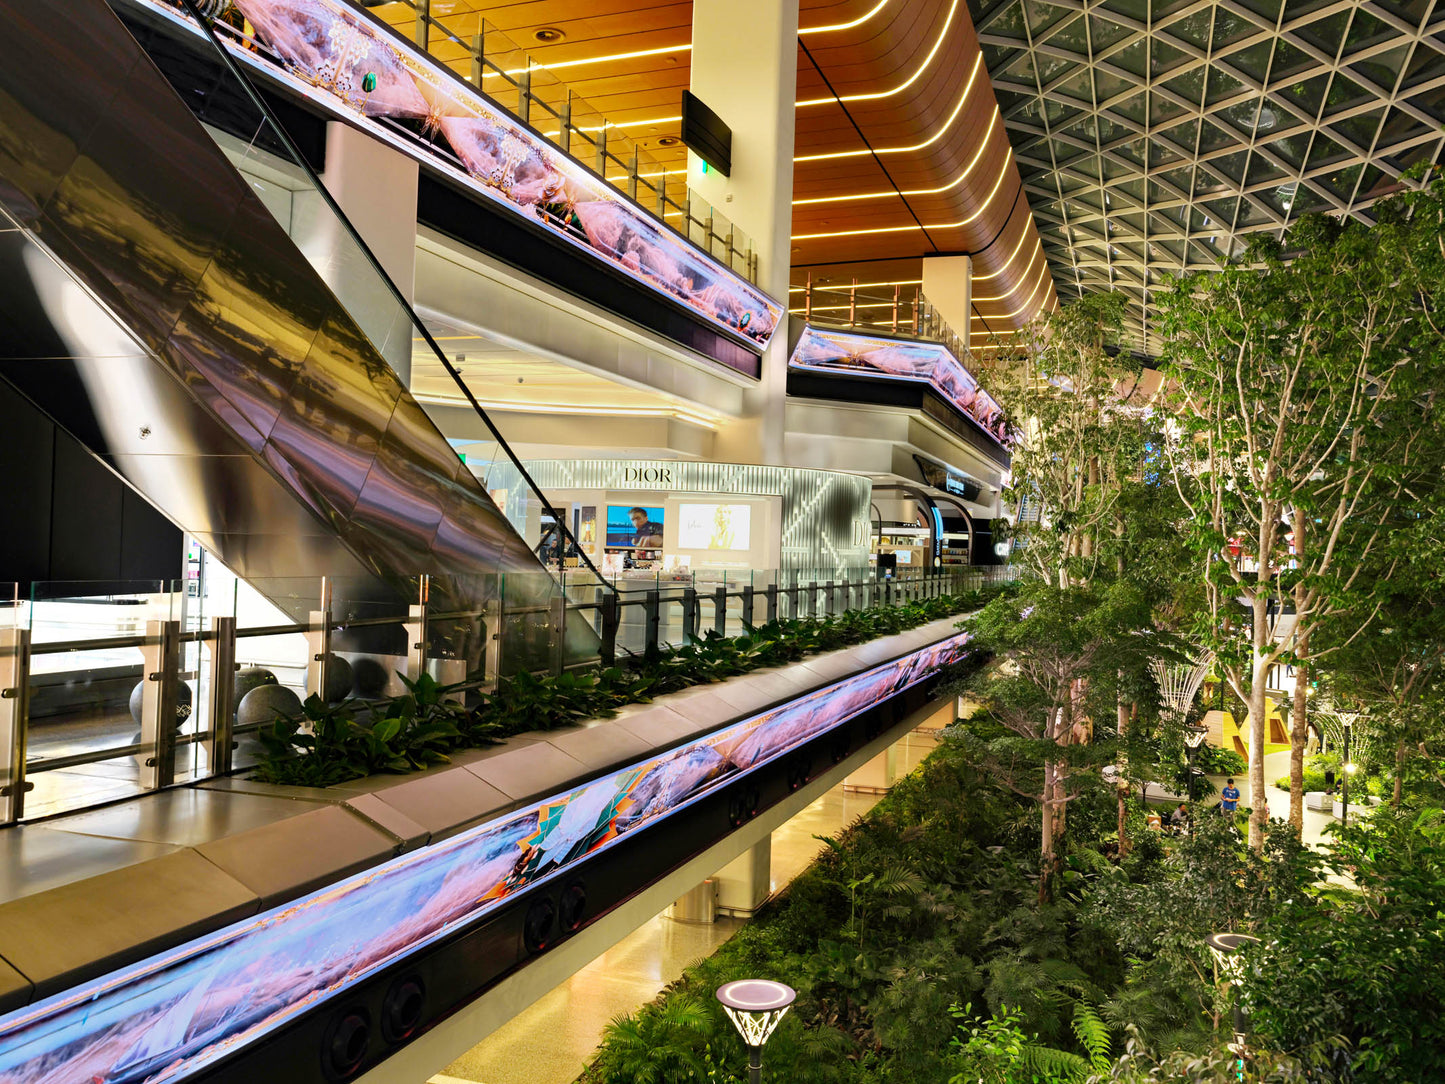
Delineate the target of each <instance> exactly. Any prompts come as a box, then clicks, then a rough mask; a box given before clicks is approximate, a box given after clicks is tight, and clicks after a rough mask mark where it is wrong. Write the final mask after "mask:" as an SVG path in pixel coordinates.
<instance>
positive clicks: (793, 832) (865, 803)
mask: <svg viewBox="0 0 1445 1084" xmlns="http://www.w3.org/2000/svg"><path fill="white" fill-rule="evenodd" d="M934 745H935V742H934V739H933V738H932V737H930V736H928V735H926V734H920V733H917V732H915V733H913V734H909V735H908V736H906V737H904V738H903V739H901V740H900V741H899V742H898V743H897V745H896V746H895V747H894V748H895V750H896V752H897V756H898V771H899V774H900V775H901V774H903V773H905V772H909V771H912V770H913V769H914V768H915V767H917V765H918V764H919V762H920V761H922V760H923V758H924V757H925V756H927V755H928V754H929V753H930V752H931V751H932V750H933V748H934ZM880 797H881V795H879V794H871V793H857V792H854V791H849V790H845V789H844V788H843V786H842V785H841V784H840V785H838V786H836V787H834V788H833V789H832V790H830V791H828V792H827V793H826V794H824V795H823V796H822V797H821V798H819V799H818V800H817V801H816V802H814V803H813V804H812V805H810V806H808V807H807V808H806V809H804V810H803V811H802V812H801V813H799V814H798V815H797V816H796V817H794V818H793V819H792V820H790V821H788V823H787V824H784V825H783V826H781V827H780V828H778V829H777V830H776V831H775V832H773V850H772V889H773V891H774V892H777V891H778V890H780V889H781V888H783V887H784V886H786V885H787V884H788V883H789V882H790V881H792V880H793V878H794V877H796V876H797V875H798V874H799V873H801V872H802V871H803V870H805V869H806V868H807V867H808V866H809V865H810V864H811V863H812V862H813V860H814V859H815V858H816V857H817V856H818V852H819V851H820V850H822V849H823V844H822V843H821V842H819V841H818V840H817V839H816V838H814V837H815V836H820V835H833V834H835V833H836V832H838V831H839V830H840V829H841V828H843V827H845V826H846V825H848V824H850V823H852V822H853V821H854V820H856V819H857V818H858V817H860V816H862V815H863V814H864V813H866V812H867V811H868V810H870V809H872V808H873V806H874V805H875V804H877V802H878V800H879V798H880ZM741 925H742V923H741V922H740V921H737V920H725V919H720V920H719V921H718V922H716V923H714V924H712V925H705V924H697V925H694V924H690V923H682V922H675V921H673V920H672V919H670V918H668V917H666V915H657V916H656V917H654V918H653V919H651V920H650V921H649V922H647V923H646V924H645V925H643V926H641V927H640V928H638V929H637V930H636V931H634V932H633V933H632V934H630V935H629V936H628V937H626V938H624V939H623V940H622V941H621V942H619V943H618V944H617V945H615V946H613V948H611V949H610V950H608V951H607V952H605V953H603V954H602V955H601V956H599V957H598V958H597V959H595V960H593V961H592V963H590V964H588V965H587V966H586V967H585V968H583V969H582V970H581V971H579V972H577V974H575V975H573V976H572V978H570V979H568V980H567V982H565V983H563V984H562V985H561V986H558V987H557V988H556V989H554V990H553V991H552V992H551V993H549V994H547V995H546V996H545V997H543V998H542V999H541V1000H540V1001H538V1002H536V1003H535V1004H533V1005H532V1006H531V1007H530V1008H528V1009H527V1010H526V1011H525V1012H523V1013H521V1015H519V1016H517V1017H514V1018H513V1019H512V1020H511V1021H510V1022H509V1023H507V1024H506V1025H505V1026H504V1027H502V1028H500V1029H499V1030H498V1031H496V1032H494V1033H493V1034H492V1035H490V1036H488V1037H487V1038H486V1039H484V1040H483V1041H482V1042H481V1043H479V1044H478V1045H477V1046H475V1047H473V1048H472V1049H471V1050H469V1051H468V1052H467V1053H466V1054H464V1055H463V1056H462V1057H460V1058H458V1059H457V1060H456V1061H455V1062H453V1063H452V1064H451V1065H449V1066H447V1067H446V1069H445V1070H444V1071H443V1072H442V1073H440V1074H438V1075H436V1076H434V1077H432V1078H431V1080H430V1082H429V1084H571V1082H572V1081H574V1080H576V1079H577V1075H578V1074H579V1073H580V1072H581V1071H582V1068H583V1066H584V1065H585V1064H586V1061H587V1059H588V1058H590V1057H591V1056H592V1053H593V1051H595V1050H596V1048H597V1043H598V1040H599V1039H600V1037H601V1035H602V1029H603V1028H604V1027H606V1025H607V1023H608V1021H609V1020H611V1019H612V1018H613V1017H615V1016H619V1015H621V1014H623V1013H628V1012H632V1011H633V1010H635V1009H637V1008H639V1007H641V1006H642V1005H645V1004H647V1003H648V1002H649V1001H651V1000H653V998H655V997H656V996H657V995H658V993H659V992H660V991H661V990H662V988H663V987H664V986H666V985H668V984H669V983H671V982H673V981H674V980H676V979H677V978H678V977H679V976H680V975H681V974H682V971H683V968H685V967H687V966H688V965H689V964H691V963H693V962H694V961H696V960H699V959H701V958H702V957H704V956H707V955H709V954H711V953H712V952H714V951H716V950H717V947H718V946H719V945H721V944H722V943H723V942H724V941H726V940H727V939H728V938H729V937H731V936H732V935H733V933H734V931H736V930H737V929H738V927H739V926H741Z"/></svg>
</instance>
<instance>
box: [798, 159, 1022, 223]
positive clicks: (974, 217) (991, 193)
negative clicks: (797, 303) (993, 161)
mask: <svg viewBox="0 0 1445 1084" xmlns="http://www.w3.org/2000/svg"><path fill="white" fill-rule="evenodd" d="M1009 154H1010V155H1012V154H1013V151H1012V149H1010V150H1009ZM1007 176H1008V162H1007V160H1006V161H1005V162H1004V168H1003V169H1000V170H999V171H998V178H997V179H996V180H995V181H994V182H993V188H991V189H990V190H989V193H988V195H986V196H984V197H983V203H981V204H980V205H979V208H978V210H977V211H974V212H973V214H971V215H969V216H968V217H967V218H960V219H959V220H958V221H957V222H937V223H932V224H929V223H923V224H920V223H917V222H915V223H913V224H912V225H911V226H874V227H872V228H870V229H863V230H832V231H829V232H827V233H795V234H793V236H792V240H794V241H816V240H817V239H819V238H821V237H862V236H864V235H867V234H874V233H908V232H915V233H916V232H918V231H921V230H956V229H961V228H962V227H964V226H967V225H968V224H969V223H970V222H973V221H975V220H977V219H978V218H979V217H980V216H981V215H982V214H983V213H984V211H986V210H988V205H989V203H991V202H992V201H993V198H994V196H996V195H998V190H999V188H1000V187H1002V186H1003V182H1004V178H1005V177H1007ZM907 194H908V193H906V192H905V193H900V195H907Z"/></svg>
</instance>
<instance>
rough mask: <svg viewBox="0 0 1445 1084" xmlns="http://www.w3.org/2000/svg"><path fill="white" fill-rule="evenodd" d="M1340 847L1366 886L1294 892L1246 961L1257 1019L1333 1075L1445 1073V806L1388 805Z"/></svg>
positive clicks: (1284, 1045)
mask: <svg viewBox="0 0 1445 1084" xmlns="http://www.w3.org/2000/svg"><path fill="white" fill-rule="evenodd" d="M1331 851H1332V860H1333V862H1334V864H1335V865H1337V866H1338V867H1339V868H1340V869H1341V870H1345V871H1348V872H1349V873H1351V874H1352V875H1353V877H1354V880H1355V884H1356V885H1357V886H1358V889H1359V891H1358V892H1343V893H1328V894H1322V895H1320V896H1319V897H1317V898H1310V897H1308V896H1306V895H1304V894H1300V893H1295V894H1292V895H1291V896H1289V897H1288V898H1286V899H1285V900H1284V902H1283V904H1282V906H1281V907H1280V909H1279V911H1278V913H1277V915H1276V916H1274V918H1273V920H1272V921H1270V922H1268V923H1267V924H1266V927H1265V931H1264V934H1263V936H1264V940H1263V941H1262V942H1261V944H1260V946H1259V947H1258V949H1257V950H1256V951H1254V952H1252V953H1250V954H1249V957H1248V960H1247V971H1246V978H1245V982H1244V984H1243V988H1242V989H1243V1001H1244V1003H1245V1005H1246V1006H1247V1007H1248V1009H1249V1012H1250V1023H1251V1027H1252V1029H1254V1030H1255V1031H1256V1032H1257V1033H1258V1034H1259V1035H1260V1036H1261V1038H1262V1039H1263V1040H1265V1041H1267V1042H1268V1043H1269V1044H1270V1045H1272V1046H1274V1047H1275V1048H1277V1049H1281V1050H1284V1051H1286V1052H1288V1053H1290V1054H1293V1055H1294V1056H1296V1057H1298V1058H1300V1059H1301V1060H1302V1061H1303V1062H1304V1063H1305V1064H1306V1065H1307V1066H1309V1067H1311V1068H1313V1069H1315V1070H1316V1071H1319V1072H1321V1073H1327V1074H1329V1077H1328V1078H1329V1079H1345V1069H1346V1067H1348V1069H1349V1070H1351V1071H1353V1073H1354V1074H1355V1079H1358V1080H1361V1081H1366V1080H1368V1081H1371V1082H1378V1084H1406V1082H1410V1084H1416V1082H1420V1081H1426V1080H1441V1079H1445V1017H1442V1015H1441V1014H1440V1012H1439V1007H1440V1006H1441V1005H1445V922H1442V919H1445V912H1442V906H1441V895H1440V890H1441V886H1442V885H1445V825H1442V819H1441V814H1440V812H1439V811H1438V810H1432V811H1428V812H1425V813H1420V814H1405V813H1402V814H1395V813H1393V812H1391V811H1390V810H1387V809H1380V810H1377V811H1376V812H1375V813H1374V814H1373V815H1371V816H1370V817H1368V818H1364V819H1363V820H1361V821H1356V822H1355V823H1353V824H1352V825H1350V827H1348V828H1345V829H1342V830H1339V831H1337V833H1336V838H1335V841H1334V843H1333V844H1332V846H1331Z"/></svg>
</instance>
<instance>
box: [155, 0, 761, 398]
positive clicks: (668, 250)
mask: <svg viewBox="0 0 1445 1084" xmlns="http://www.w3.org/2000/svg"><path fill="white" fill-rule="evenodd" d="M136 2H138V3H143V4H145V5H146V6H147V7H150V8H153V9H155V10H157V11H160V12H163V13H164V14H165V15H167V16H168V17H170V18H171V19H173V20H174V21H175V22H176V23H178V24H180V25H182V26H184V27H186V28H187V29H188V30H189V31H191V32H193V33H194V32H197V29H198V28H197V27H195V25H194V24H193V23H192V22H191V21H190V20H189V18H187V17H186V16H184V15H183V14H181V13H180V12H179V11H178V10H177V9H176V8H175V7H174V6H173V5H171V4H169V3H167V2H166V0H136ZM235 6H236V8H237V9H238V10H239V11H240V12H241V13H242V14H243V15H244V16H245V17H246V19H247V20H248V21H249V23H250V24H251V26H252V27H253V28H254V30H255V38H254V39H252V38H245V37H243V36H241V35H240V34H239V33H238V32H234V31H232V28H230V27H229V26H224V25H220V24H218V25H217V30H218V31H219V32H221V33H222V34H223V35H225V36H223V38H222V40H223V41H225V42H226V45H227V46H228V47H229V48H230V49H231V50H232V52H233V53H234V55H235V56H236V57H237V58H238V59H240V60H241V61H243V62H244V63H247V64H250V65H252V66H253V67H256V68H258V69H260V70H261V71H264V72H265V73H266V74H267V75H269V76H270V77H272V78H274V79H277V80H279V81H280V82H282V83H283V84H285V85H286V86H287V87H288V88H289V89H290V90H291V91H292V92H293V93H296V94H299V95H302V96H304V97H305V98H307V99H308V100H310V101H313V102H316V103H317V104H319V105H320V106H321V107H322V108H323V109H325V110H326V111H327V112H329V113H331V114H333V115H334V116H337V117H340V118H342V119H343V120H345V121H346V122H347V123H349V124H352V125H355V126H357V127H359V128H362V129H364V130H365V131H367V132H368V133H369V134H371V135H373V136H375V137H376V138H378V139H380V140H382V141H384V142H386V143H388V144H390V145H392V146H394V147H396V148H398V149H399V150H401V151H403V152H404V153H406V154H408V155H411V156H412V157H414V158H417V159H418V160H420V161H423V162H424V163H425V164H426V165H427V166H429V167H430V168H433V169H436V170H439V171H440V172H442V173H445V174H446V175H448V176H450V177H452V178H453V179H456V180H459V181H461V182H462V183H464V184H466V185H467V186H468V187H469V188H470V189H472V190H474V191H476V192H479V193H481V194H482V195H484V196H486V197H487V198H488V199H490V200H493V201H495V202H497V203H499V204H501V205H502V206H504V207H506V208H507V209H508V210H509V211H511V212H513V213H514V214H517V215H520V216H522V217H524V218H527V219H529V220H530V221H533V222H536V223H539V224H541V225H542V226H544V227H546V228H547V229H549V230H550V231H551V232H553V233H555V234H556V235H558V236H560V237H562V238H564V239H565V240H567V241H568V242H570V243H571V244H573V245H575V246H577V247H578V248H579V249H581V250H583V251H585V252H587V253H589V254H591V255H592V256H594V257H595V258H598V259H601V260H604V261H606V262H607V263H608V264H609V265H610V266H612V267H613V268H615V269H616V270H619V271H621V272H623V273H624V274H626V275H628V276H629V277H631V278H633V279H634V280H636V281H638V282H641V283H642V284H644V285H646V286H648V287H649V288H651V289H652V290H654V291H656V292H657V293H659V294H662V295H663V296H665V297H667V298H670V299H671V300H672V301H674V302H676V303H678V304H681V305H683V306H684V307H686V308H687V309H689V310H691V311H692V312H694V313H697V314H699V315H700V316H702V317H703V318H705V319H706V320H709V321H711V322H712V323H714V324H716V325H718V326H719V327H722V328H725V329H726V330H727V331H728V332H730V333H731V334H732V335H734V336H737V337H738V338H740V339H742V340H743V341H744V342H747V343H749V344H751V345H752V346H753V347H754V348H755V349H757V350H759V351H761V350H762V348H763V347H765V346H766V345H767V343H768V341H769V340H770V339H771V338H772V336H773V332H774V331H776V330H777V326H778V321H779V319H780V318H781V317H782V313H783V308H782V306H781V305H780V304H778V303H777V302H776V301H774V300H773V299H772V298H770V297H768V296H767V294H765V293H763V292H762V291H761V290H759V289H758V288H757V287H756V286H754V285H753V284H752V283H750V282H748V281H747V280H746V279H745V278H743V277H742V276H741V275H738V274H737V273H736V272H734V271H732V270H731V269H730V268H728V267H727V266H725V265H724V264H722V263H719V262H718V261H717V260H714V259H713V258H712V257H710V256H709V255H707V254H706V253H704V252H702V251H700V250H699V249H697V248H695V247H694V246H693V245H691V244H689V243H688V242H687V241H685V240H683V239H682V238H681V237H679V236H677V235H676V234H674V233H673V232H672V231H671V230H670V229H668V228H666V227H664V226H662V225H661V224H659V223H658V222H657V221H656V220H655V219H654V218H653V217H652V216H650V215H648V214H647V213H646V212H645V211H643V210H642V209H641V208H639V207H638V206H637V205H636V204H634V203H633V202H631V201H630V200H628V199H627V198H626V197H625V196H623V195H622V194H621V193H619V192H618V191H616V190H615V189H614V188H612V186H611V185H609V184H607V183H606V182H605V181H603V180H602V179H600V178H599V177H598V176H597V175H596V174H594V173H592V172H590V171H589V170H587V169H586V168H584V167H583V166H581V165H580V164H579V163H577V162H576V161H574V160H573V159H572V158H570V157H569V156H567V155H566V154H564V153H563V152H562V151H561V150H559V149H558V148H556V147H554V146H553V145H552V144H550V143H548V142H547V141H546V140H545V139H543V138H542V137H541V136H539V135H537V134H536V133H535V132H533V131H531V130H530V129H529V128H527V127H526V126H525V125H523V124H522V123H521V122H520V121H518V120H516V119H515V118H513V117H511V116H509V115H508V114H507V113H506V112H505V111H504V110H502V109H501V108H500V107H499V106H497V105H495V104H494V103H493V102H492V101H491V100H490V99H488V98H486V97H485V96H484V95H483V94H482V93H481V92H480V91H478V90H476V89H474V88H473V87H471V86H469V85H468V84H466V83H464V82H462V81H461V80H460V79H458V78H457V77H456V76H455V75H453V74H452V72H451V71H450V70H449V69H447V68H446V66H445V65H442V64H439V63H438V62H436V61H435V60H433V59H432V58H431V57H430V56H429V55H427V54H426V53H424V52H422V51H420V50H418V49H417V48H416V47H415V46H413V45H412V44H411V43H409V42H407V41H405V40H404V39H402V38H400V37H398V36H396V35H395V34H394V33H393V32H392V31H391V29H390V28H389V27H387V26H384V25H382V24H381V23H379V22H376V21H374V20H373V19H371V17H370V16H368V15H366V14H365V13H363V12H361V11H359V10H357V9H356V8H354V7H352V6H351V5H350V4H347V3H345V2H344V0H235ZM228 32H229V33H228ZM247 46H250V47H247ZM379 119H385V120H387V121H390V122H395V123H394V124H381V123H378V120H379ZM735 367H736V366H735ZM750 375H756V373H751V374H750Z"/></svg>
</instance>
